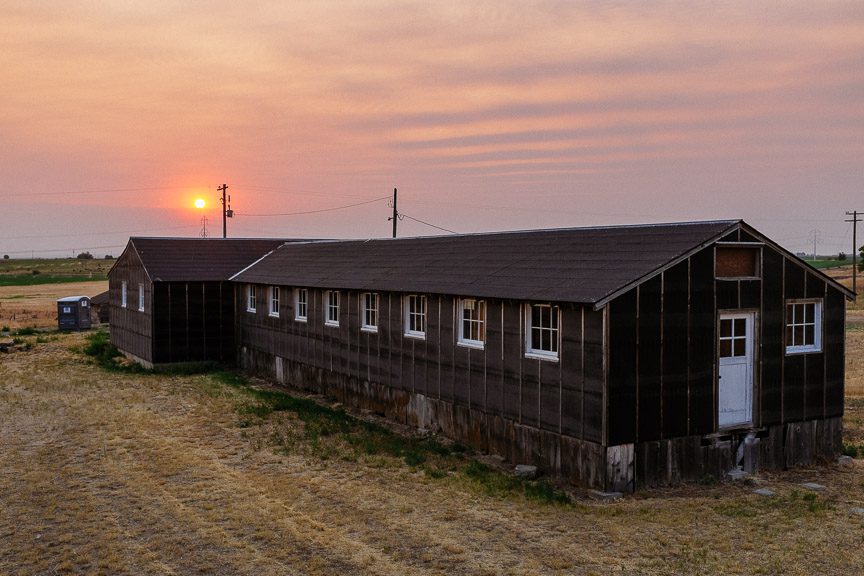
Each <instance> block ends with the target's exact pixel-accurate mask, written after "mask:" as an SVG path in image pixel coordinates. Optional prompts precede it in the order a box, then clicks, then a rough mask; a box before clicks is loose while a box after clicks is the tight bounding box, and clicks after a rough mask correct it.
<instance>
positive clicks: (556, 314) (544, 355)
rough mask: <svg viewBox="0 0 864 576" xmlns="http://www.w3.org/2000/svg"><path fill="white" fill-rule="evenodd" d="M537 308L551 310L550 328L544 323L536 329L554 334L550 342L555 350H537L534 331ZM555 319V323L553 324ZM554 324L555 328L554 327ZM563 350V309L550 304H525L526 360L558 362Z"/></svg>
mask: <svg viewBox="0 0 864 576" xmlns="http://www.w3.org/2000/svg"><path fill="white" fill-rule="evenodd" d="M535 308H541V309H542V308H549V309H550V317H549V318H550V324H549V326H543V325H542V323H541V325H540V326H538V327H536V328H537V329H539V330H541V331H549V332H552V337H551V338H550V340H549V341H550V342H551V343H552V344H553V346H554V347H555V350H544V349H543V348H535V347H534V346H533V344H534V337H533V331H534V329H535V326H534V324H533V319H534V314H533V312H534V309H535ZM553 319H554V322H553ZM553 324H554V326H553ZM560 350H561V309H560V308H559V307H558V306H557V305H555V304H550V303H532V302H529V303H526V304H525V357H526V358H536V359H538V360H551V361H555V362H557V361H558V355H559V353H560Z"/></svg>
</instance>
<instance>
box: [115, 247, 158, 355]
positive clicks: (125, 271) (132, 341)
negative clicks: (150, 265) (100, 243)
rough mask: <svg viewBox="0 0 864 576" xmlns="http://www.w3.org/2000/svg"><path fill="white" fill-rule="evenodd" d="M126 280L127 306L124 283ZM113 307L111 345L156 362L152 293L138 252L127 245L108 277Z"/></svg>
mask: <svg viewBox="0 0 864 576" xmlns="http://www.w3.org/2000/svg"><path fill="white" fill-rule="evenodd" d="M124 281H125V282H126V306H125V307H123V306H122V305H121V303H122V290H123V288H122V286H123V282H124ZM141 285H143V287H144V311H140V310H139V309H138V302H139V300H138V291H139V286H141ZM108 291H109V300H108V301H109V303H110V307H111V312H110V317H111V344H113V345H114V346H116V347H117V348H118V349H120V350H122V351H123V352H126V353H127V354H130V355H132V356H134V357H135V358H138V359H140V360H142V361H144V362H145V363H152V362H153V346H152V342H153V315H152V311H153V293H152V284H151V283H150V279H149V278H148V277H147V272H146V271H145V269H144V266H143V264H142V263H141V259H140V258H139V256H138V254H137V252H136V251H135V250H134V249H133V248H132V247H131V246H127V248H126V250H125V251H124V252H123V254H122V255H121V256H120V258H119V259H118V260H117V262H116V263H115V264H114V266H113V268H112V269H111V273H110V274H109V276H108Z"/></svg>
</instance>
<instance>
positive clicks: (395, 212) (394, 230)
mask: <svg viewBox="0 0 864 576" xmlns="http://www.w3.org/2000/svg"><path fill="white" fill-rule="evenodd" d="M387 220H392V221H393V238H395V237H396V222H398V221H399V211H398V210H396V188H393V216H391V217H390V218H387Z"/></svg>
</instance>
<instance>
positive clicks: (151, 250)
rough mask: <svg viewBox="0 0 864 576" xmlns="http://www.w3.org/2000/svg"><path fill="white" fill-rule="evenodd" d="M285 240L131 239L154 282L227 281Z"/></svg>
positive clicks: (130, 241)
mask: <svg viewBox="0 0 864 576" xmlns="http://www.w3.org/2000/svg"><path fill="white" fill-rule="evenodd" d="M283 242H286V240H284V239H278V238H267V239H249V238H138V237H133V238H130V239H129V244H130V245H131V246H132V247H133V248H134V249H135V251H136V252H137V253H138V255H139V256H140V258H141V262H142V263H143V264H144V268H145V269H146V270H147V274H148V275H149V276H150V279H151V280H153V281H154V282H160V281H161V282H182V281H187V280H188V281H218V280H227V279H228V278H230V277H231V275H232V274H235V273H237V272H238V271H240V270H242V269H243V268H245V267H246V266H248V265H249V264H250V263H252V262H254V261H255V260H257V259H258V258H261V257H262V256H264V255H265V254H267V253H268V252H270V251H271V250H273V249H275V248H276V247H278V246H279V245H281V244H282V243H283Z"/></svg>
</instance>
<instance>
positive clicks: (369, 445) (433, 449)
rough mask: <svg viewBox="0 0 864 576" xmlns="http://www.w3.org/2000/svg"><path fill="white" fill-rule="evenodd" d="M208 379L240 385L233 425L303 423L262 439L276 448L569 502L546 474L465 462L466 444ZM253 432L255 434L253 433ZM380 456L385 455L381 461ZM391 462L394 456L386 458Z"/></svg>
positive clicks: (227, 376) (219, 377)
mask: <svg viewBox="0 0 864 576" xmlns="http://www.w3.org/2000/svg"><path fill="white" fill-rule="evenodd" d="M209 378H210V379H211V381H212V382H214V383H218V384H222V385H225V386H229V387H231V388H234V389H237V390H240V391H241V392H242V393H243V396H244V398H243V399H241V400H240V401H239V402H238V405H237V412H238V414H239V416H240V418H239V420H238V423H237V426H238V427H240V428H244V429H249V428H252V427H253V426H254V425H255V423H258V424H259V425H260V424H262V423H263V422H264V421H266V419H268V418H270V417H271V416H272V415H273V414H274V413H277V412H284V413H288V414H290V416H291V417H292V418H296V419H297V420H299V421H300V422H302V424H303V426H302V428H297V429H293V428H291V427H286V428H284V429H280V430H279V431H278V432H269V433H268V437H267V438H266V441H265V442H264V443H261V442H260V440H259V439H256V440H253V443H257V444H256V446H262V445H270V446H271V447H273V448H274V449H275V450H276V451H277V452H279V453H288V452H291V451H293V450H295V449H298V448H302V447H305V448H306V449H307V451H308V452H309V453H311V454H314V455H315V456H317V457H318V458H320V459H322V460H329V459H334V458H337V459H341V460H344V461H350V462H356V461H359V459H360V457H362V458H363V460H364V461H365V462H367V464H368V465H370V466H372V467H376V468H381V467H384V466H386V465H387V464H386V462H387V460H386V459H387V458H390V459H396V461H397V462H398V461H399V460H401V461H402V463H404V465H406V466H411V467H414V468H418V469H420V470H422V471H423V473H424V474H425V475H426V476H428V477H429V478H432V479H443V478H447V477H449V476H451V475H456V476H457V477H462V478H463V479H466V480H467V481H468V483H469V485H470V486H472V487H474V488H475V489H478V490H480V491H482V492H484V493H485V494H488V495H490V496H494V497H500V498H504V497H519V496H521V497H524V498H526V499H529V500H533V501H536V502H540V503H543V504H559V505H560V504H568V503H570V502H571V501H570V497H569V496H568V495H567V493H566V492H564V491H562V490H559V489H557V488H556V487H555V485H554V484H553V483H551V482H550V481H549V480H547V479H540V480H533V481H527V480H521V479H519V478H516V477H515V476H513V475H511V474H507V473H505V472H502V471H499V470H496V469H494V468H491V467H489V466H487V465H486V464H483V463H481V462H477V461H474V460H469V461H468V462H467V463H466V461H465V460H466V459H465V454H466V452H468V449H467V448H466V447H465V446H463V445H461V444H452V445H451V444H445V443H443V442H441V441H439V440H438V439H437V438H435V437H434V436H405V435H402V434H397V433H396V432H394V431H392V430H391V429H389V428H387V427H385V426H382V425H380V424H378V423H375V422H369V421H366V420H362V419H360V418H357V417H355V416H352V415H351V414H348V413H347V412H346V411H345V410H344V409H342V408H337V407H330V406H326V405H323V404H320V403H319V402H316V401H315V400H313V399H311V398H303V397H297V396H293V395H291V394H289V393H287V392H284V391H282V390H274V389H261V388H255V387H252V386H250V385H249V380H248V378H246V377H245V376H244V375H242V374H240V373H237V372H231V371H217V372H213V373H211V374H210V375H209ZM252 437H255V436H254V435H252ZM382 459H383V460H382ZM390 461H391V462H392V461H393V460H390Z"/></svg>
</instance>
